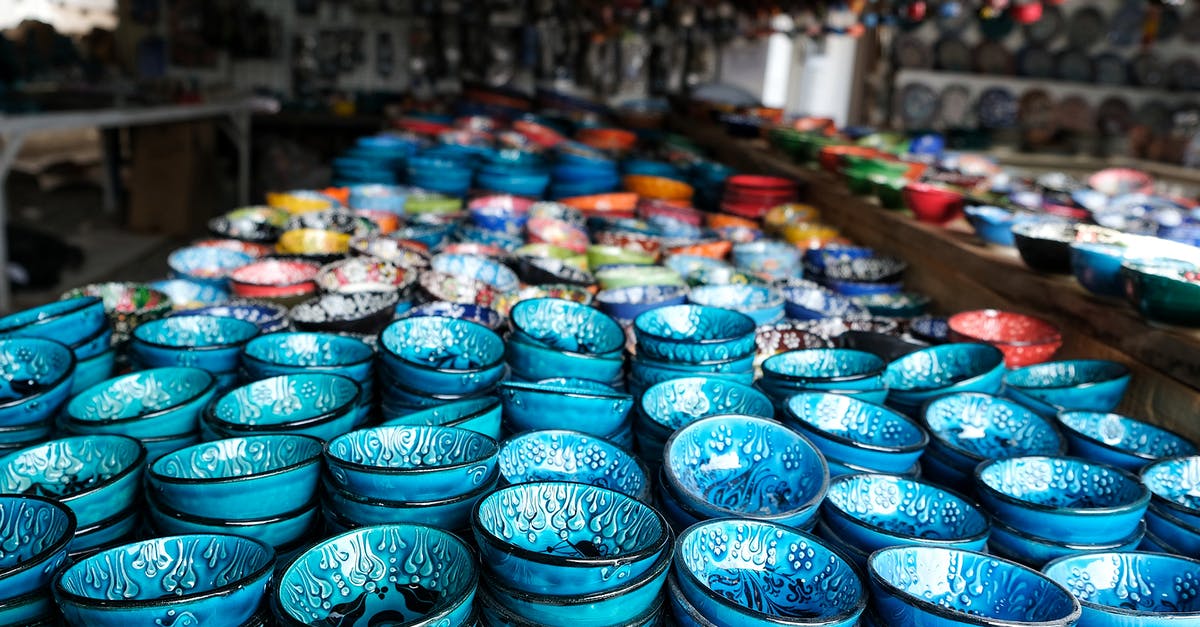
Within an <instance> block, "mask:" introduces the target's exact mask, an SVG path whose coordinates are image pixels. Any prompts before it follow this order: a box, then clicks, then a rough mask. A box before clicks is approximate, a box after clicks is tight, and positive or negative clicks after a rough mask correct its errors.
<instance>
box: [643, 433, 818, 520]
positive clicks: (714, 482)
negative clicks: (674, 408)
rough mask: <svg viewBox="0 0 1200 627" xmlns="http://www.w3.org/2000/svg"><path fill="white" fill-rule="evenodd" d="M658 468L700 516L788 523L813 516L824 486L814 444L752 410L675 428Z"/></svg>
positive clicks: (682, 499)
mask: <svg viewBox="0 0 1200 627" xmlns="http://www.w3.org/2000/svg"><path fill="white" fill-rule="evenodd" d="M663 473H664V475H665V476H666V479H667V482H668V483H669V484H670V488H671V489H673V490H674V491H675V494H676V496H678V497H679V498H680V500H681V501H682V502H683V503H684V504H686V505H687V506H688V507H690V508H692V509H693V510H695V511H697V512H699V513H700V514H702V515H704V516H706V517H710V518H720V517H727V516H734V517H740V518H755V519H763V520H770V521H773V522H778V523H781V524H785V525H790V526H794V527H802V526H804V525H806V524H808V523H810V522H811V521H812V520H813V518H814V517H815V516H816V514H817V507H818V506H819V505H820V504H821V499H822V498H824V496H825V491H826V489H828V487H829V468H828V466H826V464H825V458H824V457H823V456H822V455H821V453H820V452H819V451H818V450H817V449H816V447H814V446H813V444H812V442H810V441H809V440H808V439H807V438H805V437H804V436H803V435H801V434H800V433H799V432H798V431H796V430H794V429H792V428H791V427H788V426H786V425H783V424H780V423H778V422H775V421H773V420H770V419H767V418H758V417H753V416H714V417H711V418H703V419H701V420H698V421H696V422H693V423H692V424H690V425H688V426H686V427H684V428H682V429H680V430H678V431H676V432H675V433H674V434H673V435H672V436H671V437H670V439H668V440H667V445H666V448H665V450H664V454H663Z"/></svg>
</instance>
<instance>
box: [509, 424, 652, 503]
mask: <svg viewBox="0 0 1200 627" xmlns="http://www.w3.org/2000/svg"><path fill="white" fill-rule="evenodd" d="M498 460H499V461H498V465H499V468H500V478H501V479H502V480H503V482H504V483H507V484H509V485H516V484H521V483H535V482H540V481H574V482H577V483H586V484H589V485H594V486H599V487H601V488H608V489H609V490H615V491H617V492H620V493H622V494H626V495H629V496H631V497H633V498H635V499H638V500H639V501H642V502H649V501H650V479H649V477H648V476H647V472H646V466H645V465H644V464H643V463H642V462H641V460H639V459H638V458H636V457H634V456H633V455H631V454H629V453H628V452H626V451H625V450H624V449H622V448H621V447H619V446H615V445H614V444H612V443H611V442H607V441H605V440H603V439H600V438H597V437H596V436H593V435H590V434H587V433H582V432H579V431H567V430H563V429H548V430H543V431H529V432H527V433H523V434H521V435H517V436H514V437H512V438H510V439H508V440H507V441H505V442H504V444H503V445H502V446H501V447H500V452H499V457H498Z"/></svg>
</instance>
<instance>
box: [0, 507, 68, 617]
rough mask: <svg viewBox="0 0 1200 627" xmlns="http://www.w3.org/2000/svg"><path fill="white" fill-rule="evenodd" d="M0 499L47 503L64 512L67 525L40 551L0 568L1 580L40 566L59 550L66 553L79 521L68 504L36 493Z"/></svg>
mask: <svg viewBox="0 0 1200 627" xmlns="http://www.w3.org/2000/svg"><path fill="white" fill-rule="evenodd" d="M0 500H7V501H35V502H37V503H41V504H42V505H49V506H50V508H51V509H53V510H55V511H58V512H60V513H62V514H65V515H66V517H67V526H66V527H65V528H64V530H63V533H62V535H61V536H60V537H59V538H58V539H56V540H55V541H54V542H52V543H50V545H49V546H47V547H45V548H43V549H42V550H41V551H38V552H37V553H35V554H33V555H31V556H30V557H29V558H27V559H25V560H23V561H20V562H18V563H16V564H14V565H12V566H9V567H7V568H4V569H0V581H3V580H4V579H7V578H9V577H11V576H13V575H15V574H17V573H20V572H24V571H27V570H29V569H31V568H33V567H35V566H40V565H42V564H44V563H45V562H46V561H47V560H49V559H51V558H52V557H54V556H55V555H56V554H58V553H59V552H62V553H63V555H66V552H67V550H68V549H69V547H70V544H71V541H72V540H74V538H75V533H76V531H77V530H78V526H79V521H78V519H76V518H75V512H74V511H72V510H71V508H70V506H68V505H66V504H64V503H62V502H61V501H59V500H57V499H52V498H49V497H45V496H39V495H36V494H0ZM33 592H44V590H37V591H33ZM33 592H30V593H29V594H33ZM18 598H19V597H18ZM11 601H12V599H9V600H7V601H5V602H4V603H5V605H8V604H9V603H10V602H11Z"/></svg>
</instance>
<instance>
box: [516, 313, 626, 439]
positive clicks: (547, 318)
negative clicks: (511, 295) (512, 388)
mask: <svg viewBox="0 0 1200 627" xmlns="http://www.w3.org/2000/svg"><path fill="white" fill-rule="evenodd" d="M509 319H510V322H511V323H512V327H513V331H512V333H511V334H509V336H508V346H507V354H506V360H507V362H508V365H509V367H510V368H511V369H512V375H513V379H515V380H522V381H542V380H544V379H551V378H557V377H563V376H569V377H572V378H575V379H586V380H589V381H595V382H599V383H603V384H606V385H609V386H620V385H621V383H622V381H621V378H622V369H623V367H624V365H625V359H624V355H623V353H622V351H623V349H624V346H625V332H624V331H623V330H622V329H621V326H620V325H619V324H617V322H616V321H615V320H613V319H612V318H610V317H609V316H607V315H605V314H604V313H602V312H600V311H599V310H596V309H593V308H591V307H588V306H587V305H583V304H580V303H576V302H572V301H569V300H564V299H559V298H532V299H529V300H523V301H521V302H519V303H517V304H516V305H514V306H513V308H512V310H511V311H510V312H509ZM626 411H628V408H626ZM559 426H561V427H563V428H573V427H570V426H569V425H559ZM598 435H607V434H598Z"/></svg>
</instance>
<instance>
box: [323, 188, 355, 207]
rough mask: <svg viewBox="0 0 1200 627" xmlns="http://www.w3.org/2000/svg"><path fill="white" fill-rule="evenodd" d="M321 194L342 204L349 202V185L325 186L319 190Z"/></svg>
mask: <svg viewBox="0 0 1200 627" xmlns="http://www.w3.org/2000/svg"><path fill="white" fill-rule="evenodd" d="M321 193H322V194H325V195H326V196H329V197H330V198H332V199H334V200H336V201H338V202H340V203H342V204H343V205H348V204H350V188H349V187H326V188H325V189H323V190H321Z"/></svg>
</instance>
